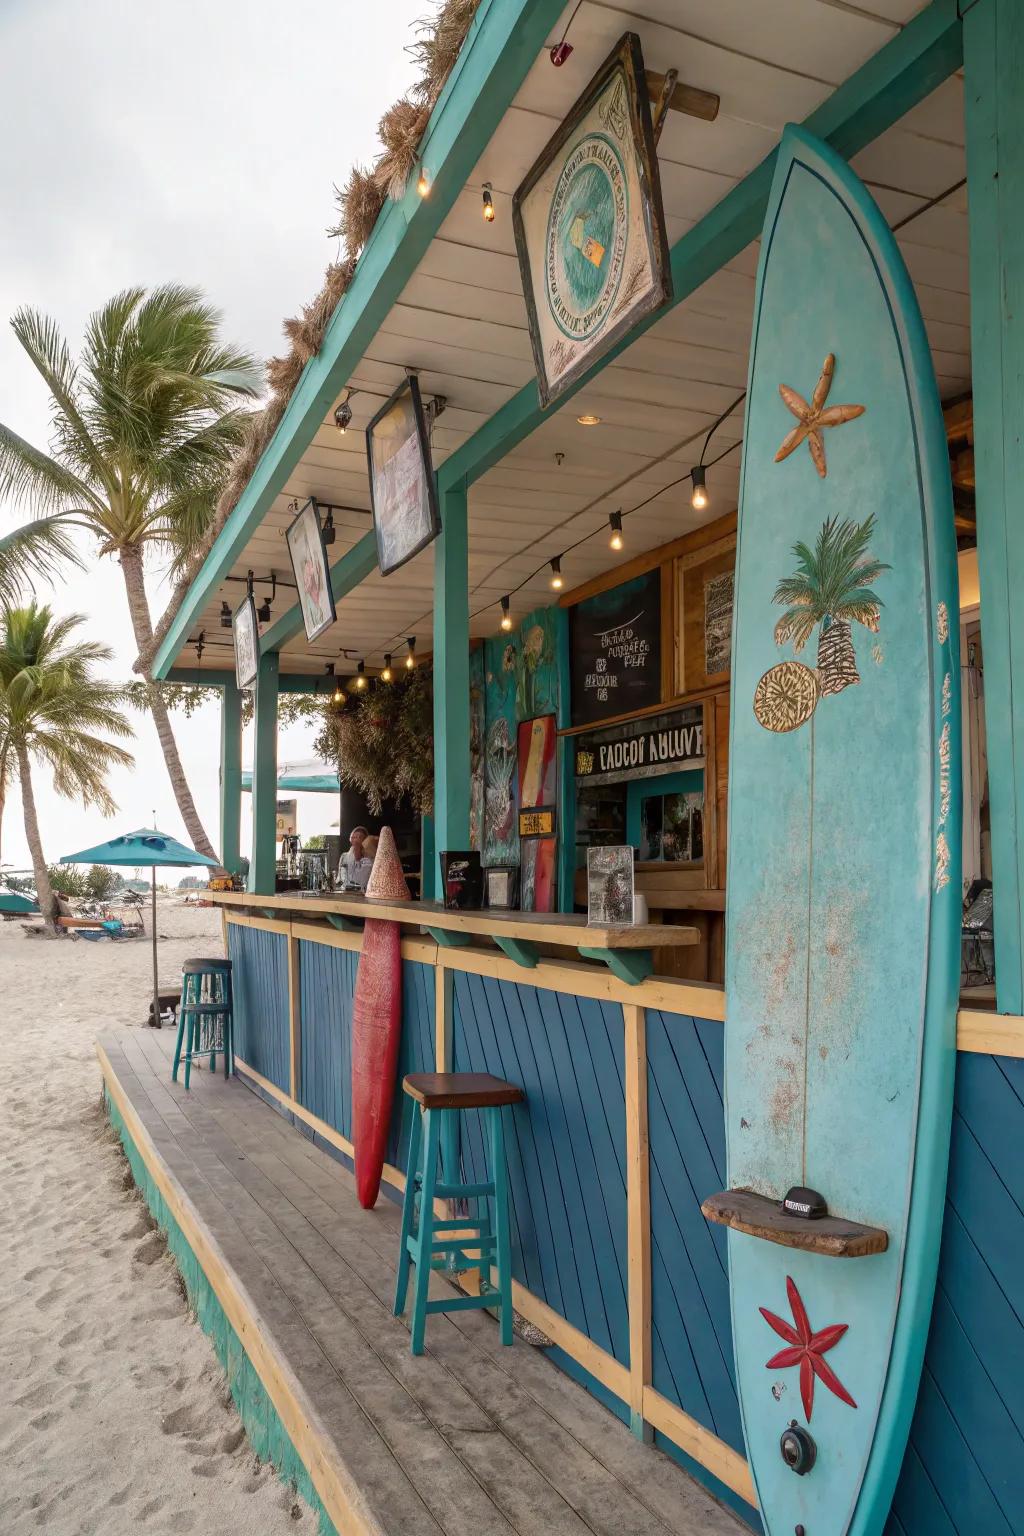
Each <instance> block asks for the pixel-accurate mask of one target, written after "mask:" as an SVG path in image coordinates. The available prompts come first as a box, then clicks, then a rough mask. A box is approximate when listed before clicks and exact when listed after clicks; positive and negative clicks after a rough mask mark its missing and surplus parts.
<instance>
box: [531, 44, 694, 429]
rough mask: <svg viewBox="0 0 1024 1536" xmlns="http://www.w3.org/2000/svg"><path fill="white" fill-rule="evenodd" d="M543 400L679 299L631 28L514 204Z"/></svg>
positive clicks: (555, 394) (640, 56)
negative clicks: (642, 322) (673, 299)
mask: <svg viewBox="0 0 1024 1536" xmlns="http://www.w3.org/2000/svg"><path fill="white" fill-rule="evenodd" d="M512 223H513V228H514V231H515V239H516V250H517V253H518V256H519V268H520V272H521V274H522V281H523V293H524V295H525V297H526V308H527V314H528V317H529V322H530V340H531V342H532V344H533V358H534V364H535V366H536V369H537V383H538V389H539V393H540V403H541V405H542V406H544V407H546V406H548V405H550V404H551V403H552V401H554V400H557V399H558V397H559V396H560V395H562V394H564V393H565V391H566V390H567V389H569V388H570V387H571V386H572V385H573V384H574V383H575V382H576V380H577V379H579V377H580V376H581V375H582V374H583V373H585V372H586V371H587V369H589V368H591V367H592V366H593V364H594V363H595V362H596V361H597V360H598V358H600V357H603V356H605V354H606V353H608V352H609V351H611V349H612V348H613V347H615V346H616V345H617V344H618V343H619V342H620V341H621V340H622V338H623V337H624V336H626V335H628V333H629V332H630V331H631V330H632V329H633V328H634V326H636V325H637V323H638V322H639V321H640V320H642V319H643V318H644V316H646V315H649V314H651V313H652V312H653V311H654V310H657V309H660V308H661V306H662V305H663V304H665V303H666V302H667V300H668V299H669V298H671V295H672V279H671V273H670V268H669V253H668V240H667V238H666V235H665V215H664V210H663V208H662V201H661V182H660V180H659V176H658V157H657V154H656V152H655V145H654V133H653V129H652V125H651V106H650V100H649V97H648V93H647V82H646V79H645V75H644V60H643V53H642V51H641V48H640V39H639V38H638V37H637V35H636V33H634V32H626V33H625V34H624V35H623V36H622V38H620V40H619V42H618V43H617V44H616V45H615V47H614V48H613V49H612V51H611V53H610V54H609V56H608V58H607V59H606V60H605V61H604V63H603V64H602V65H601V68H600V69H599V70H598V71H597V74H596V75H595V76H594V78H593V79H592V80H591V82H590V84H589V85H588V86H587V88H586V90H585V91H584V92H583V94H582V95H581V96H580V98H579V100H578V101H577V102H576V104H575V106H574V107H573V108H572V110H571V111H570V113H569V115H568V117H566V119H565V121H564V122H563V123H562V124H561V126H560V127H559V128H558V130H557V131H556V133H555V134H554V136H553V137H552V138H551V139H550V140H549V141H548V143H547V144H546V145H545V147H544V149H543V150H542V151H541V153H540V156H539V157H538V159H537V161H536V162H535V164H534V165H533V167H532V168H531V170H530V171H529V172H528V173H527V176H526V178H525V180H524V181H523V182H522V184H521V185H520V187H519V188H518V190H517V191H516V193H515V196H514V197H513V199H512Z"/></svg>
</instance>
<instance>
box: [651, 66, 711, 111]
mask: <svg viewBox="0 0 1024 1536" xmlns="http://www.w3.org/2000/svg"><path fill="white" fill-rule="evenodd" d="M645 73H646V76H647V94H648V96H650V98H651V100H652V101H653V102H654V103H655V106H656V107H657V108H660V111H661V113H664V112H666V111H668V112H684V113H685V114H686V116H687V117H699V118H700V119H701V121H702V122H705V123H713V122H714V120H715V118H716V117H717V116H718V109H719V107H720V106H721V104H722V98H721V97H720V96H718V95H717V94H716V93H715V92H714V91H702V90H700V89H698V87H697V86H695V85H679V84H678V83H677V82H676V81H675V80H673V82H672V84H671V87H670V89H669V90H668V91H666V84H667V81H668V76H666V75H659V74H658V72H657V70H655V69H648V70H646V71H645ZM676 73H677V71H675V70H670V71H669V74H670V75H675V74H676ZM663 94H665V95H667V97H668V100H667V101H666V102H665V103H664V105H662V103H661V98H662V95H663Z"/></svg>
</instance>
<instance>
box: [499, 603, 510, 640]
mask: <svg viewBox="0 0 1024 1536" xmlns="http://www.w3.org/2000/svg"><path fill="white" fill-rule="evenodd" d="M511 606H512V599H511V597H503V598H502V600H501V627H502V629H503V630H505V632H506V633H507V632H508V631H509V630H510V629H511V628H512V614H511V613H510V612H509V610H510V608H511Z"/></svg>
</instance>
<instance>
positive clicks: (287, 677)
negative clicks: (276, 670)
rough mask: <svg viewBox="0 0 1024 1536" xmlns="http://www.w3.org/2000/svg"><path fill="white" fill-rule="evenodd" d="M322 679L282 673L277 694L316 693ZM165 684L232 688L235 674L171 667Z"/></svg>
mask: <svg viewBox="0 0 1024 1536" xmlns="http://www.w3.org/2000/svg"><path fill="white" fill-rule="evenodd" d="M323 681H324V679H323V678H322V677H315V676H313V675H312V674H310V673H306V672H283V673H282V674H281V676H280V677H279V678H278V680H277V691H278V693H317V692H319V690H320V687H321V685H322V684H323ZM164 682H165V683H188V684H189V685H191V686H192V687H199V688H234V687H235V674H234V672H228V671H226V670H225V671H223V672H221V671H217V672H214V671H213V670H212V669H209V670H207V671H205V672H203V671H200V670H199V668H198V667H172V668H171V670H170V671H169V672H168V674H167V676H166V677H165V678H164Z"/></svg>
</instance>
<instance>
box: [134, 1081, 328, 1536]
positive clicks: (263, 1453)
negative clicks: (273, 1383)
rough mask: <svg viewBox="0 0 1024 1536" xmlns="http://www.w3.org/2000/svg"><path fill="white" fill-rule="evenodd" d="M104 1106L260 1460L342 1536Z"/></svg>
mask: <svg viewBox="0 0 1024 1536" xmlns="http://www.w3.org/2000/svg"><path fill="white" fill-rule="evenodd" d="M103 1097H104V1103H105V1105H106V1111H107V1115H108V1117H109V1119H110V1123H111V1125H112V1126H113V1128H114V1130H115V1131H116V1133H117V1136H118V1139H119V1141H120V1143H121V1146H122V1148H123V1150H124V1154H125V1157H126V1158H127V1159H128V1163H129V1166H130V1168H131V1170H132V1177H133V1178H134V1180H135V1183H136V1186H137V1187H138V1189H139V1190H140V1192H141V1194H142V1198H143V1199H144V1200H145V1202H146V1205H147V1207H148V1209H149V1211H150V1214H151V1215H152V1217H153V1220H154V1221H155V1222H156V1224H157V1226H158V1227H159V1228H160V1230H161V1232H163V1233H164V1234H165V1236H166V1238H167V1247H168V1250H169V1251H170V1253H171V1255H172V1257H173V1258H174V1262H175V1263H176V1265H177V1266H178V1272H179V1274H180V1275H181V1278H182V1283H183V1284H184V1286H185V1291H186V1293H187V1295H188V1300H189V1305H190V1306H191V1307H192V1309H193V1311H194V1312H195V1316H196V1322H197V1323H198V1324H199V1326H200V1328H202V1330H203V1332H204V1333H205V1334H206V1335H207V1337H208V1338H209V1339H210V1341H211V1343H212V1344H213V1347H214V1351H215V1353H216V1355H217V1359H218V1360H219V1361H220V1364H221V1367H222V1369H223V1371H224V1374H225V1376H226V1377H227V1382H228V1388H229V1390H230V1392H231V1397H232V1400H233V1402H234V1404H235V1407H236V1408H237V1410H238V1416H239V1418H240V1419H241V1421H242V1424H243V1426H244V1428H245V1432H246V1434H247V1435H248V1437H249V1443H250V1444H251V1446H252V1448H253V1450H254V1451H255V1453H256V1455H257V1456H258V1457H259V1458H260V1460H261V1461H266V1462H269V1463H270V1464H271V1465H272V1466H273V1467H274V1469H275V1471H276V1472H277V1474H278V1476H279V1477H280V1479H281V1481H282V1482H283V1483H286V1484H287V1485H289V1486H290V1487H292V1488H294V1489H295V1490H296V1491H297V1493H299V1494H300V1495H301V1496H302V1498H303V1499H304V1500H305V1502H306V1503H307V1504H308V1505H309V1507H310V1509H311V1510H312V1511H313V1513H314V1515H315V1516H316V1518H317V1528H318V1531H319V1536H338V1531H337V1529H336V1527H335V1525H334V1522H333V1521H332V1520H331V1518H330V1516H329V1515H328V1513H327V1511H326V1509H325V1508H324V1506H323V1504H322V1503H321V1500H320V1497H319V1495H318V1493H317V1491H316V1489H315V1488H314V1486H313V1481H312V1479H311V1477H310V1475H309V1471H308V1469H307V1467H306V1465H305V1463H304V1462H303V1461H302V1459H301V1457H300V1456H299V1454H298V1452H297V1451H296V1449H295V1447H294V1445H293V1444H292V1441H291V1438H290V1436H289V1434H288V1431H287V1430H286V1429H285V1427H284V1425H283V1424H282V1422H281V1419H280V1417H279V1415H278V1413H277V1410H276V1409H275V1407H274V1405H273V1403H272V1402H271V1399H270V1396H269V1394H268V1393H267V1390H266V1388H265V1387H264V1385H263V1382H262V1380H261V1379H260V1376H259V1374H258V1372H257V1371H256V1368H255V1366H254V1365H253V1364H252V1361H251V1360H250V1359H249V1356H248V1355H247V1354H246V1352H245V1349H244V1347H243V1345H242V1341H241V1340H240V1339H239V1337H238V1334H237V1333H236V1332H235V1330H234V1328H232V1326H231V1324H230V1323H229V1321H228V1319H227V1317H226V1316H225V1313H224V1309H223V1307H222V1306H221V1304H220V1301H219V1300H218V1298H217V1294H216V1292H215V1291H214V1289H213V1286H212V1285H211V1284H210V1282H209V1280H208V1279H207V1277H206V1273H205V1271H204V1270H203V1268H202V1266H201V1264H200V1263H199V1260H198V1259H197V1258H196V1256H195V1253H194V1252H193V1250H192V1247H191V1245H190V1243H189V1241H188V1239H187V1238H186V1237H185V1235H184V1233H183V1232H182V1230H181V1228H180V1226H179V1225H178V1223H177V1221H176V1220H175V1218H174V1216H173V1215H172V1214H171V1212H170V1210H169V1209H168V1207H167V1204H166V1202H165V1200H164V1197H163V1195H162V1194H161V1193H160V1190H159V1188H158V1187H157V1184H156V1182H155V1180H154V1179H153V1177H152V1175H151V1174H150V1171H149V1167H148V1165H147V1163H146V1161H145V1159H144V1158H143V1156H142V1154H141V1153H140V1151H139V1149H138V1147H137V1146H136V1145H135V1143H134V1141H133V1140H132V1138H131V1136H130V1135H129V1133H128V1129H127V1127H126V1126H125V1123H124V1120H123V1119H122V1117H121V1114H120V1112H119V1110H118V1109H117V1106H116V1105H115V1104H114V1103H113V1101H112V1100H111V1098H110V1095H109V1094H108V1093H107V1091H106V1088H104V1093H103Z"/></svg>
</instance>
